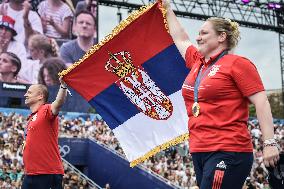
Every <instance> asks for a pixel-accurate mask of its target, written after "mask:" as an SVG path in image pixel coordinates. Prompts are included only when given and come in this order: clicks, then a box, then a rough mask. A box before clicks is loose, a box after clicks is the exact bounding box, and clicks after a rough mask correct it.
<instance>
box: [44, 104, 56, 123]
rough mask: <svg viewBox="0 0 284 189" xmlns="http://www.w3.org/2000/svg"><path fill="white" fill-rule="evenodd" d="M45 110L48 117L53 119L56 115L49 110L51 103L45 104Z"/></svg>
mask: <svg viewBox="0 0 284 189" xmlns="http://www.w3.org/2000/svg"><path fill="white" fill-rule="evenodd" d="M44 106H45V111H46V114H45V115H46V117H47V118H48V119H54V118H55V117H56V116H57V115H53V113H52V111H51V104H45V105H44Z"/></svg>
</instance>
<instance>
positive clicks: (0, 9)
mask: <svg viewBox="0 0 284 189" xmlns="http://www.w3.org/2000/svg"><path fill="white" fill-rule="evenodd" d="M7 2H8V1H7V0H5V1H2V3H1V5H0V15H7V9H8V5H7V4H5V3H7Z"/></svg>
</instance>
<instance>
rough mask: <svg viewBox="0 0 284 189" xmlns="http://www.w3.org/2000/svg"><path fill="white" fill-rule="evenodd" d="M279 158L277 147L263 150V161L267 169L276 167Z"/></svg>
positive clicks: (268, 147) (267, 147) (266, 147)
mask: <svg viewBox="0 0 284 189" xmlns="http://www.w3.org/2000/svg"><path fill="white" fill-rule="evenodd" d="M279 158H280V157H279V150H278V148H277V146H265V147H264V148H263V161H264V164H265V166H266V167H275V166H276V165H277V162H278V161H279Z"/></svg>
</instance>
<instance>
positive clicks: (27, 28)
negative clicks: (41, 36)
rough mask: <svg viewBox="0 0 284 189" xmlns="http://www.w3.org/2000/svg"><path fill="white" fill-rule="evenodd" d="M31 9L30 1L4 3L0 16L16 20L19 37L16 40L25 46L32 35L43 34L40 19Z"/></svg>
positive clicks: (14, 0) (0, 8)
mask: <svg viewBox="0 0 284 189" xmlns="http://www.w3.org/2000/svg"><path fill="white" fill-rule="evenodd" d="M30 9H31V5H30V3H29V1H28V0H9V3H5V1H3V2H2V4H1V5H0V15H8V16H10V17H12V18H13V19H14V20H16V23H15V30H16V32H17V33H18V35H17V36H16V37H15V39H16V40H17V41H18V42H20V43H22V44H25V45H26V44H27V40H28V39H29V37H30V36H31V35H32V34H35V33H43V29H42V23H41V20H40V17H39V16H38V14H37V13H36V12H35V11H32V10H30Z"/></svg>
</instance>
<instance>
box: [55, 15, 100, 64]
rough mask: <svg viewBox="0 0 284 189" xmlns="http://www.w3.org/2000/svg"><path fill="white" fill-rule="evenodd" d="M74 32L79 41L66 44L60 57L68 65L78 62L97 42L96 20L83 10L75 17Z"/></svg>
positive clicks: (61, 49)
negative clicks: (95, 35)
mask: <svg viewBox="0 0 284 189" xmlns="http://www.w3.org/2000/svg"><path fill="white" fill-rule="evenodd" d="M74 31H75V33H76V35H77V39H74V40H71V41H69V42H67V43H64V44H63V45H62V46H61V48H60V56H61V57H62V58H63V60H64V61H65V62H66V63H67V64H68V63H69V64H70V63H74V62H76V61H78V60H79V59H80V58H82V56H83V55H84V54H85V53H86V52H87V51H88V50H89V49H90V48H91V47H92V46H93V45H94V44H95V43H96V42H97V39H96V38H94V34H96V19H95V17H94V16H93V15H92V13H90V12H89V11H86V10H83V11H81V12H78V13H77V14H76V15H75V22H74Z"/></svg>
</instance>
